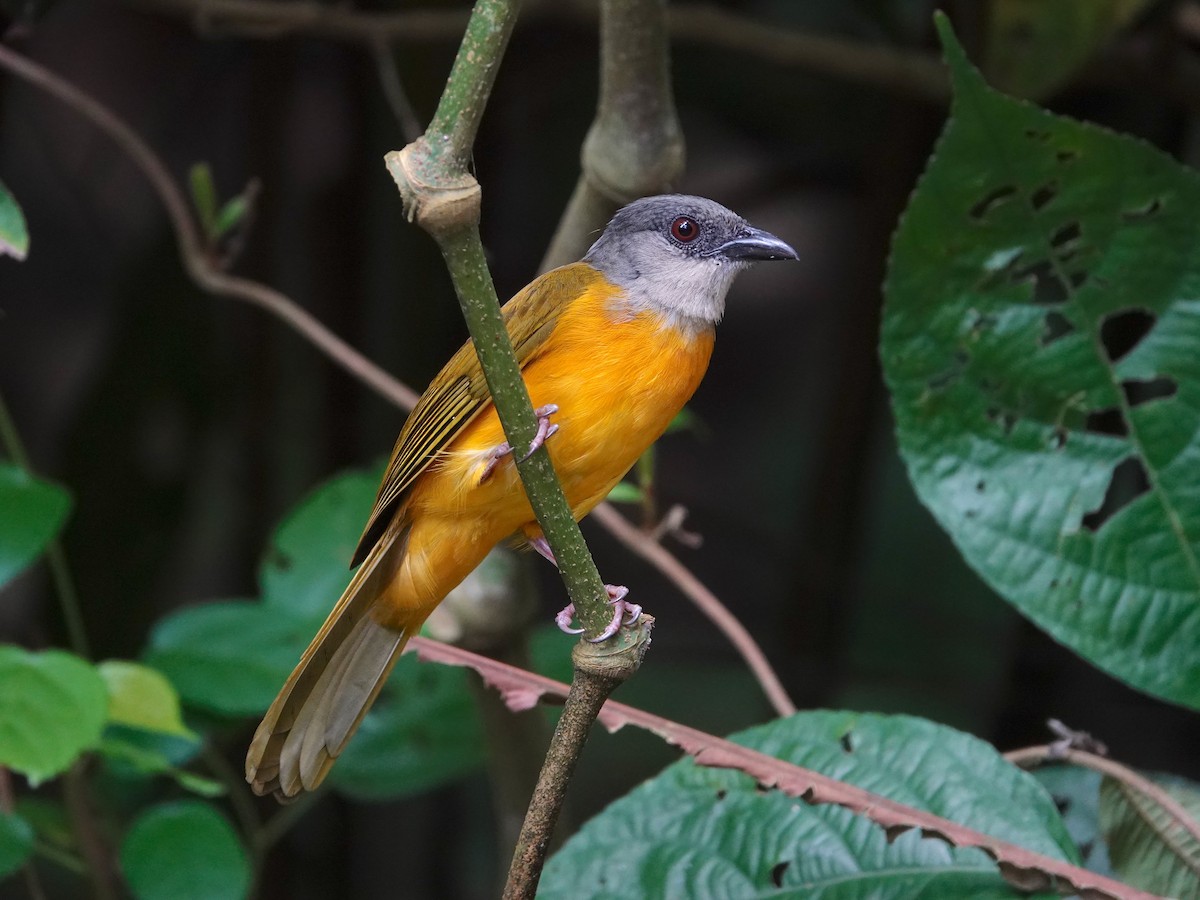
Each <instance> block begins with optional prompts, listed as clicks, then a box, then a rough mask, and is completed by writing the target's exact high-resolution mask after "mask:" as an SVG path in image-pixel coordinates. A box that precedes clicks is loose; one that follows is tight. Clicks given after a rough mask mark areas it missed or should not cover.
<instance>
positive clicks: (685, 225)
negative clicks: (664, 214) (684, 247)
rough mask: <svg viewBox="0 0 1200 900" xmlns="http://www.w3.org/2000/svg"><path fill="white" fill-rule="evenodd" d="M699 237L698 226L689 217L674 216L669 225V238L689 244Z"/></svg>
mask: <svg viewBox="0 0 1200 900" xmlns="http://www.w3.org/2000/svg"><path fill="white" fill-rule="evenodd" d="M699 236H700V225H699V224H698V223H697V222H696V220H695V219H693V218H692V217H691V216H676V217H675V221H674V222H672V223H671V237H673V238H675V240H677V241H679V242H680V243H683V244H690V243H691V242H692V241H694V240H695V239H696V238H698V237H699Z"/></svg>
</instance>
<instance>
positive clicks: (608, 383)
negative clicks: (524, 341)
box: [409, 275, 714, 540]
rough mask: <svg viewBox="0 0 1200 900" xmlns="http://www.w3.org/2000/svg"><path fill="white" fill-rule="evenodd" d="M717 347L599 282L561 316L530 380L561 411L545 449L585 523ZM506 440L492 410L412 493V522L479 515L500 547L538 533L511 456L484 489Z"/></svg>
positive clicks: (538, 398) (537, 395)
mask: <svg viewBox="0 0 1200 900" xmlns="http://www.w3.org/2000/svg"><path fill="white" fill-rule="evenodd" d="M713 339H714V333H713V329H712V328H711V327H704V328H700V329H686V328H679V327H675V326H674V325H673V324H672V323H671V322H669V321H668V320H667V319H665V318H664V317H663V316H662V315H660V314H658V313H656V312H648V311H639V312H633V311H631V310H630V309H629V307H628V305H627V304H625V303H624V301H623V296H622V295H621V293H620V291H619V289H618V288H616V287H614V286H613V285H611V284H609V283H608V282H607V281H606V280H604V279H603V278H602V277H600V276H599V275H597V277H596V279H595V281H594V282H593V284H592V285H591V286H589V287H588V288H587V289H586V290H585V291H584V292H583V293H582V294H580V295H579V296H578V297H577V298H576V299H574V300H573V301H572V302H571V303H570V305H569V306H568V307H567V308H566V309H565V310H563V312H562V314H561V315H560V317H559V319H558V321H557V323H556V325H555V327H554V330H553V331H552V332H551V333H550V334H549V335H548V336H547V338H546V340H545V342H544V343H543V344H542V345H541V346H540V347H539V348H538V349H537V351H535V353H534V354H533V355H532V357H531V358H530V359H529V361H528V362H527V363H526V364H525V366H524V367H523V369H522V374H523V375H524V378H525V383H526V385H527V386H528V388H529V394H530V399H531V400H532V401H533V405H534V406H535V407H537V406H542V405H544V404H548V403H554V404H557V405H558V407H559V412H558V413H556V414H555V415H554V416H553V418H552V420H551V421H553V422H554V423H556V424H557V425H558V426H559V430H558V432H557V433H556V434H555V435H553V436H552V437H551V438H550V439H549V440H548V441H547V442H546V448H547V450H548V452H549V454H550V458H551V460H552V461H553V462H554V468H555V471H556V472H557V473H558V477H559V479H560V481H561V482H562V485H563V491H564V492H565V494H566V496H567V501H568V503H570V505H571V507H572V509H573V510H574V512H575V515H576V517H577V518H579V517H582V516H584V515H586V514H587V513H588V512H589V511H590V510H591V509H592V507H593V506H595V505H596V504H597V503H599V502H600V501H601V500H603V499H604V497H605V496H606V495H607V494H608V492H609V490H611V488H612V486H613V485H614V484H616V483H617V481H619V480H620V478H621V476H622V475H624V474H625V472H627V471H628V470H629V468H630V467H631V466H632V465H633V464H634V463H635V462H636V461H637V458H638V457H639V456H641V454H642V453H644V452H645V450H646V449H647V448H648V447H649V446H650V444H652V443H653V442H654V441H655V440H656V439H657V438H658V437H659V435H661V434H662V433H663V431H664V430H665V429H666V427H667V425H668V424H670V422H671V419H672V418H673V417H674V416H675V414H676V413H678V412H679V410H680V409H681V408H682V407H683V405H684V404H685V403H686V402H687V401H688V399H689V398H690V397H691V396H692V393H693V392H694V391H695V390H696V387H697V386H698V385H699V383H700V380H701V378H702V377H703V376H704V372H705V370H706V369H707V368H708V361H709V358H710V356H711V354H712V348H713ZM502 441H504V433H503V430H502V428H501V426H500V421H499V419H498V418H497V416H496V411H495V408H494V407H491V406H490V405H489V406H488V408H487V409H486V410H485V411H484V412H483V413H481V414H480V415H479V417H478V418H476V419H475V421H474V422H472V423H471V425H470V426H468V427H467V428H466V429H464V430H463V432H462V433H460V434H459V435H458V437H457V438H456V439H455V440H454V441H453V442H452V443H451V444H450V445H449V446H448V447H447V448H446V449H445V450H444V451H443V452H442V454H441V457H440V459H439V460H438V461H437V463H436V464H435V465H434V466H433V467H431V468H430V469H429V470H427V471H426V473H425V474H424V475H423V476H422V478H421V482H422V483H421V484H418V485H414V491H413V495H412V496H411V498H410V501H409V508H410V510H411V511H412V512H413V514H414V515H420V514H427V513H428V514H433V515H439V514H440V515H445V514H447V513H449V514H450V515H452V516H453V517H454V518H461V517H465V516H474V515H476V514H478V515H479V516H482V517H483V518H485V519H486V520H487V523H488V527H487V528H486V529H485V530H486V531H488V532H490V533H491V535H495V537H494V538H493V539H495V540H498V539H499V538H501V537H503V536H504V535H506V534H509V533H511V532H513V531H516V530H518V529H521V528H526V529H527V530H528V529H533V528H536V524H535V523H534V518H533V513H532V511H531V510H530V507H529V502H528V500H527V499H526V497H525V493H524V491H523V490H522V489H521V486H520V483H519V478H518V476H517V473H516V468H515V466H514V465H513V464H512V462H511V457H509V458H507V459H506V460H505V461H504V462H502V463H501V464H500V465H499V466H498V467H497V468H496V469H495V470H494V471H493V472H492V474H491V475H490V476H489V477H488V478H487V479H486V480H485V481H483V482H482V483H481V482H480V478H479V476H480V475H481V474H482V471H483V466H484V465H485V462H486V454H487V453H488V451H489V450H491V449H492V448H493V447H495V446H496V445H497V444H499V443H501V442H502ZM478 524H482V523H478ZM491 535H489V536H491Z"/></svg>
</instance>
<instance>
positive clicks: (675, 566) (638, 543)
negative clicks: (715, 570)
mask: <svg viewBox="0 0 1200 900" xmlns="http://www.w3.org/2000/svg"><path fill="white" fill-rule="evenodd" d="M592 517H593V518H595V519H596V521H598V522H600V523H601V524H602V525H603V526H604V527H605V528H606V529H608V531H609V532H610V533H611V534H612V535H613V536H615V537H616V538H617V540H619V541H620V542H621V543H622V544H624V545H625V546H626V547H628V548H629V549H630V550H632V551H633V552H634V553H636V554H637V555H638V556H640V557H641V558H642V559H644V560H646V561H647V562H650V563H653V564H654V567H655V568H656V569H658V570H659V571H660V572H662V573H663V574H664V575H666V576H667V578H669V579H670V580H671V582H672V583H673V584H674V585H675V586H676V587H678V588H679V590H680V591H682V592H683V593H684V595H685V596H687V598H688V599H689V600H691V601H692V603H694V604H695V605H696V607H697V608H698V609H699V610H700V611H701V612H702V613H704V614H705V615H706V616H708V618H709V619H710V620H711V621H712V623H713V624H714V625H716V626H717V628H718V629H719V630H720V632H721V633H722V634H723V635H725V638H726V639H727V640H728V641H729V643H731V644H733V647H734V649H735V650H737V652H738V653H740V654H741V656H742V659H744V660H745V661H746V665H747V666H749V667H750V671H751V672H753V673H754V677H755V678H756V679H757V680H758V683H759V685H761V686H762V689H763V693H765V694H766V695H767V700H768V701H769V702H770V704H771V706H772V708H773V709H774V710H775V712H776V713H778V714H779V715H781V716H790V715H791V714H792V713H794V712H795V711H796V704H795V703H793V702H792V698H791V697H789V696H788V693H787V690H786V689H785V688H784V686H783V684H782V682H780V680H779V676H778V675H776V674H775V670H774V669H772V668H771V664H770V663H769V662H767V657H766V654H765V653H763V651H762V648H761V647H759V646H758V643H757V642H756V641H755V640H754V638H753V636H751V634H750V632H748V631H747V630H746V628H745V626H744V625H742V623H741V622H740V621H738V618H737V616H735V615H734V614H733V613H731V612H730V611H729V609H728V607H726V606H725V604H723V603H722V602H721V601H720V600H719V599H718V598H717V595H716V594H714V593H713V592H712V591H710V590H709V589H708V588H707V587H705V586H704V583H703V582H701V581H700V579H699V578H697V577H696V576H695V575H693V574H692V572H691V571H690V570H689V569H688V568H687V567H686V566H685V565H684V564H683V563H681V562H680V561H679V560H678V559H676V558H675V556H674V555H673V554H672V553H671V551H669V550H668V549H667V548H666V547H664V546H663V545H662V544H660V543H658V542H657V541H655V540H653V539H652V538H651V537H650V536H649V535H648V534H646V533H645V532H644V531H642V530H641V529H640V528H638V527H637V526H636V525H634V524H633V523H632V522H630V521H629V520H628V519H626V518H625V517H624V516H623V515H621V513H620V512H618V511H617V508H616V507H615V506H613V505H612V504H611V503H601V504H600V505H599V506H597V507H596V508H595V509H594V510H592Z"/></svg>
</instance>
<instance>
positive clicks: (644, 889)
mask: <svg viewBox="0 0 1200 900" xmlns="http://www.w3.org/2000/svg"><path fill="white" fill-rule="evenodd" d="M733 740H735V741H737V742H738V743H740V744H745V745H746V746H749V747H753V748H754V749H756V750H759V751H761V752H763V753H768V754H770V755H771V756H775V757H778V758H780V759H784V760H787V761H788V762H792V763H795V764H796V765H800V766H805V767H807V768H810V769H815V770H817V771H818V772H822V773H824V774H826V775H829V776H832V777H834V778H837V779H839V780H841V781H846V782H849V783H851V784H855V785H858V786H859V787H862V788H866V789H867V790H870V791H873V792H875V793H878V794H883V795H884V796H887V797H890V798H892V799H894V800H898V801H900V802H901V803H906V804H909V805H911V806H916V807H919V808H922V809H926V810H929V811H930V812H933V813H937V814H939V815H942V816H945V817H947V818H950V819H954V820H955V821H957V822H961V823H962V824H965V825H968V826H970V827H972V828H976V829H978V830H980V831H985V832H987V833H989V834H992V835H994V836H996V837H998V838H1002V839H1004V840H1008V841H1012V842H1014V843H1018V844H1021V845H1022V846H1024V847H1027V848H1029V849H1031V850H1036V851H1037V852H1039V853H1044V854H1046V855H1048V856H1052V857H1055V858H1057V859H1063V860H1070V861H1074V860H1075V859H1076V858H1077V857H1076V853H1075V847H1074V845H1073V844H1072V843H1071V839H1070V837H1069V836H1068V835H1067V832H1066V829H1065V828H1064V827H1063V823H1062V820H1061V819H1060V818H1059V816H1058V813H1057V812H1056V811H1055V808H1054V803H1053V801H1052V800H1051V799H1050V796H1049V795H1048V794H1047V793H1046V792H1045V791H1044V790H1042V788H1041V787H1039V786H1038V784H1037V782H1035V781H1034V780H1033V778H1031V777H1030V776H1029V775H1028V774H1026V773H1025V772H1022V771H1020V770H1019V769H1017V768H1015V767H1014V766H1011V765H1009V764H1008V763H1006V762H1005V761H1004V760H1003V758H1001V757H1000V755H999V754H997V753H996V751H995V750H994V749H992V748H991V747H990V746H988V745H987V744H985V743H984V742H983V741H980V740H978V739H977V738H974V737H971V736H970V735H968V734H963V733H962V732H959V731H954V730H953V729H951V728H947V727H945V726H942V725H937V724H935V723H933V722H929V721H926V720H923V719H915V718H912V717H909V716H880V715H871V714H857V713H847V712H830V711H822V712H808V713H798V714H796V715H794V716H790V717H789V718H787V719H779V720H777V721H775V722H771V723H770V724H768V725H763V726H760V727H757V728H751V729H749V730H747V731H743V732H741V733H740V734H737V735H734V736H733ZM782 896H795V897H805V898H808V900H822V898H824V900H833V898H838V900H849V898H858V897H863V898H866V897H870V898H873V900H887V898H909V897H915V896H921V897H926V898H935V897H945V898H951V897H954V898H957V897H972V898H977V900H978V898H999V897H1018V896H1026V895H1022V894H1020V893H1018V892H1017V891H1016V889H1014V888H1012V887H1010V886H1009V885H1008V884H1006V883H1005V881H1004V879H1003V878H1002V877H1001V876H1000V873H999V871H998V869H997V867H996V864H995V862H993V861H992V860H991V859H990V858H989V857H988V856H986V855H985V854H984V853H983V852H982V851H980V850H975V849H961V848H954V847H951V846H949V845H948V844H945V843H943V842H941V841H938V840H933V839H928V838H922V837H921V834H920V832H919V831H916V830H910V831H906V832H904V833H903V834H901V835H899V836H898V837H896V838H895V839H894V840H889V839H888V836H887V834H886V833H885V832H884V831H883V829H881V828H879V827H878V826H876V825H874V824H872V823H871V822H869V821H867V820H866V819H864V818H862V817H861V816H856V815H855V814H853V813H852V812H850V811H849V810H845V809H841V808H837V807H830V806H818V807H813V806H809V805H807V804H806V803H804V802H803V801H801V800H798V799H796V798H793V797H788V796H786V795H785V794H783V793H782V792H780V791H764V790H762V789H761V788H760V787H759V786H758V785H757V783H756V782H755V781H754V779H753V778H751V777H750V776H748V775H746V774H744V773H742V772H736V771H731V770H719V769H708V768H704V767H701V766H697V765H695V764H694V763H693V762H692V761H691V760H690V759H685V760H681V761H680V762H678V763H675V764H674V765H672V766H669V767H668V768H667V769H666V770H664V771H663V772H662V774H660V775H658V776H657V777H655V778H653V779H651V780H650V781H648V782H646V783H645V784H643V785H642V786H641V787H638V788H636V789H635V790H634V791H632V792H631V793H630V794H628V795H626V796H625V797H623V798H622V799H620V800H618V801H617V802H615V803H613V804H612V805H611V806H609V807H608V808H607V809H606V810H604V812H602V813H600V815H598V816H596V817H595V818H594V819H592V820H591V821H590V822H588V823H587V824H586V825H584V826H583V828H582V829H581V830H580V831H579V833H578V834H576V835H575V836H574V837H573V838H571V840H569V841H568V842H567V843H566V845H565V846H564V847H563V848H562V850H560V851H559V852H558V853H557V854H555V856H554V857H553V858H552V859H551V860H550V861H549V863H547V865H546V870H545V874H544V876H543V878H542V883H541V888H540V890H539V891H538V897H540V898H543V900H551V898H557V897H562V898H572V900H574V898H585V897H590V898H601V897H603V898H614V900H615V898H618V897H745V898H753V897H782Z"/></svg>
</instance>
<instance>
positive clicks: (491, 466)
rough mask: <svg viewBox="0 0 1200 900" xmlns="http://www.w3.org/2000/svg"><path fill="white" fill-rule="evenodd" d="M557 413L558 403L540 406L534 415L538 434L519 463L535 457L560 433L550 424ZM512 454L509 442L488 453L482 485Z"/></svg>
mask: <svg viewBox="0 0 1200 900" xmlns="http://www.w3.org/2000/svg"><path fill="white" fill-rule="evenodd" d="M556 412H558V404H557V403H547V404H546V405H545V406H539V407H538V408H537V409H535V410H534V411H533V414H534V415H535V416H537V423H538V427H537V433H536V434H535V435H534V436H533V440H532V441H530V442H529V450H528V451H527V452H526V453H525V455H524V456H522V457H520V458H519V459H518V460H517V462H519V463H523V462H525V460H527V459H529V457H531V456H533V454H534V453H536V452H537V449H538V448H539V447H541V446H542V445H543V444H544V443H546V439H547V438H549V437H550V436H552V435H553V434H554V433H555V432H557V431H558V426H557V425H551V424H550V417H551V416H552V415H554V414H555V413H556ZM512 452H513V449H512V444H510V443H509V442H508V441H505V442H504V443H502V444H497V445H496V446H495V447H493V448H492V449H491V452H490V453H488V459H487V465H485V466H484V468H483V474H482V475H480V476H479V483H480V484H482V483H483V482H485V481H487V480H488V478H490V477H491V475H492V472H494V471H495V469H496V466H497V465H499V463H500V460H502V459H504V457H506V456H508V455H510V454H511V453H512Z"/></svg>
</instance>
